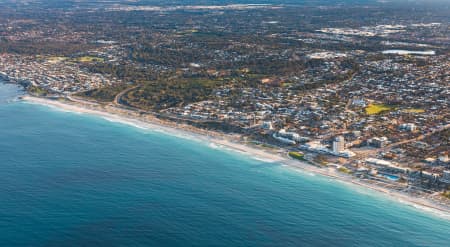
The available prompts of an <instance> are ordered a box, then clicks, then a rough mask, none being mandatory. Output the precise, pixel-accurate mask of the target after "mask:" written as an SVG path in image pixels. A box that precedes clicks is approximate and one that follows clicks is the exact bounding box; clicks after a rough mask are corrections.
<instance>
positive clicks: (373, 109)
mask: <svg viewBox="0 0 450 247" xmlns="http://www.w3.org/2000/svg"><path fill="white" fill-rule="evenodd" d="M392 109H394V108H393V107H391V106H388V105H385V104H370V105H369V106H367V107H366V109H365V110H366V113H367V114H368V115H376V114H380V113H382V112H385V111H390V110H392Z"/></svg>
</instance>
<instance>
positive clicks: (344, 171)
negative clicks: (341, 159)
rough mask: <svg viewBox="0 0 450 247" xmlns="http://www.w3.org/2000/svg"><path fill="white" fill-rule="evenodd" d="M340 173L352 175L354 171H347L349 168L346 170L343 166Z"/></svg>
mask: <svg viewBox="0 0 450 247" xmlns="http://www.w3.org/2000/svg"><path fill="white" fill-rule="evenodd" d="M338 171H340V172H342V173H347V174H351V173H352V171H350V170H349V169H347V168H345V167H343V166H341V167H340V168H339V169H338Z"/></svg>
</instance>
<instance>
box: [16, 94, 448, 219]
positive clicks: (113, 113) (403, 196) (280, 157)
mask: <svg viewBox="0 0 450 247" xmlns="http://www.w3.org/2000/svg"><path fill="white" fill-rule="evenodd" d="M21 99H22V100H24V101H26V102H29V103H34V104H39V105H44V106H47V107H55V108H57V109H59V110H64V111H70V112H76V113H83V114H90V115H95V116H99V117H102V118H104V119H106V120H109V121H114V122H120V123H123V124H127V125H131V126H134V127H137V128H142V129H151V130H153V131H158V132H162V133H165V134H169V135H173V136H177V137H182V138H189V139H195V140H197V141H201V142H205V143H211V144H213V145H217V146H220V147H224V148H226V149H229V150H232V151H235V152H239V153H241V154H244V155H246V156H249V157H252V158H255V159H258V160H262V161H265V162H273V163H279V164H281V165H285V166H287V167H289V168H292V169H295V170H297V171H303V172H309V173H312V174H318V175H321V176H323V177H326V178H330V179H334V180H337V181H339V182H343V183H345V184H346V185H351V186H358V187H357V188H365V189H368V190H372V191H377V192H379V193H381V194H383V195H386V196H387V197H389V198H390V199H393V200H396V201H398V202H400V203H402V204H406V205H409V206H413V207H414V208H417V209H420V210H422V211H426V212H431V213H433V214H435V215H437V216H440V217H442V218H445V219H447V220H450V207H448V206H447V205H442V204H438V203H437V202H434V201H432V200H431V199H428V198H423V197H417V196H413V195H409V194H407V193H403V192H400V191H397V190H393V189H389V188H386V187H383V186H379V185H376V184H373V183H370V182H368V181H365V180H361V179H358V178H355V177H352V176H350V175H346V174H342V173H338V172H336V171H335V170H332V169H330V168H318V167H315V166H313V165H310V164H307V163H305V162H301V161H298V160H293V159H291V158H289V157H288V155H287V150H283V149H281V148H280V149H270V150H269V149H262V148H258V147H255V146H253V145H250V144H245V143H242V141H240V136H239V135H228V134H224V133H219V132H215V131H208V130H203V129H198V128H196V127H193V126H190V125H187V124H179V123H175V122H170V121H164V120H161V119H158V118H156V117H154V116H151V115H149V114H146V115H140V114H139V113H138V112H136V111H132V110H129V109H124V108H122V107H117V106H114V105H111V104H110V105H101V104H96V103H92V102H85V101H83V100H76V99H75V100H74V99H71V101H67V100H65V101H61V100H52V99H48V98H40V97H34V96H29V95H25V96H22V97H21Z"/></svg>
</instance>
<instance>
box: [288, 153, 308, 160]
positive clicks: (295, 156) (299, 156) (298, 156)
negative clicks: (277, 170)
mask: <svg viewBox="0 0 450 247" xmlns="http://www.w3.org/2000/svg"><path fill="white" fill-rule="evenodd" d="M289 156H290V157H291V158H293V159H296V160H305V158H304V156H305V155H304V154H302V153H299V152H289Z"/></svg>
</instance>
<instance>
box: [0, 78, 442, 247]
mask: <svg viewBox="0 0 450 247" xmlns="http://www.w3.org/2000/svg"><path fill="white" fill-rule="evenodd" d="M17 93H18V90H17V88H16V87H14V86H12V85H1V86H0V246H283V247H288V246H448V244H449V242H450V234H449V233H450V221H449V220H448V219H444V218H442V217H440V216H439V215H437V214H434V213H431V212H425V211H423V210H422V209H419V208H414V207H412V206H409V205H406V204H403V203H399V202H397V201H395V200H394V199H392V198H388V197H386V196H384V195H382V194H380V193H377V192H373V191H370V190H367V189H364V188H358V187H355V186H350V185H346V184H344V183H340V182H338V181H335V180H333V179H329V178H326V177H322V176H318V175H313V174H309V173H305V172H301V171H296V170H293V169H291V168H288V167H284V166H281V165H280V164H277V163H268V162H263V161H259V160H256V159H254V158H252V157H248V156H245V155H243V154H239V153H235V152H233V151H230V150H226V149H222V148H220V147H215V146H211V145H210V144H208V143H204V142H200V141H198V140H195V139H189V138H180V137H176V136H171V135H167V134H165V133H161V132H159V131H154V130H145V129H139V128H135V127H132V126H128V125H125V124H122V123H116V122H111V121H108V120H105V119H102V118H99V117H96V116H92V115H87V114H77V113H71V112H64V111H60V110H58V109H54V108H49V107H46V106H41V105H36V104H30V103H26V102H21V101H16V100H12V99H13V98H14V97H15V95H17Z"/></svg>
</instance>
